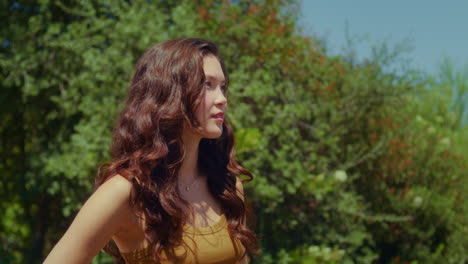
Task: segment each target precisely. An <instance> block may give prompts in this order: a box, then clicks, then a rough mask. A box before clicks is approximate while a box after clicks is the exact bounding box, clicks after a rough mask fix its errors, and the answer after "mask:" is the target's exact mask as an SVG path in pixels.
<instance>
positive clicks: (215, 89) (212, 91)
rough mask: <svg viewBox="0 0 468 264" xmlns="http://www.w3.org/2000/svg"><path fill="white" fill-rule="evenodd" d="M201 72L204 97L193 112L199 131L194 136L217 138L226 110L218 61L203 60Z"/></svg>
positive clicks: (213, 59) (208, 57)
mask: <svg viewBox="0 0 468 264" xmlns="http://www.w3.org/2000/svg"><path fill="white" fill-rule="evenodd" d="M203 71H204V73H205V79H206V80H205V95H204V97H203V99H202V102H201V104H200V105H199V107H198V108H197V109H196V110H195V116H196V118H197V120H198V121H200V127H199V130H200V131H199V132H196V134H198V135H199V136H201V137H202V138H211V139H212V138H218V137H220V136H221V134H222V132H223V122H224V115H225V112H226V109H227V99H226V97H225V94H224V92H225V79H224V73H223V70H222V68H221V64H220V63H219V61H218V59H217V58H216V57H215V56H213V55H207V56H205V57H204V58H203Z"/></svg>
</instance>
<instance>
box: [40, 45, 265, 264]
mask: <svg viewBox="0 0 468 264" xmlns="http://www.w3.org/2000/svg"><path fill="white" fill-rule="evenodd" d="M227 86H228V78H227V73H226V71H225V68H224V65H223V61H222V59H221V58H220V56H219V54H218V50H217V47H216V46H215V45H214V44H213V43H211V42H208V41H205V40H201V39H193V38H188V39H176V40H170V41H166V42H163V43H160V44H158V45H155V46H154V47H152V48H151V49H149V50H148V51H147V52H146V53H145V54H144V55H143V56H142V58H141V59H140V60H139V62H138V64H137V65H136V72H135V75H134V76H133V79H132V82H131V86H130V89H129V91H128V98H127V101H126V105H125V108H124V110H123V111H122V112H121V114H120V116H119V118H118V120H117V123H116V126H115V128H114V131H113V138H112V147H111V156H112V161H111V162H110V163H107V164H103V165H101V168H100V169H103V173H98V175H99V176H98V178H97V181H96V186H97V189H96V191H95V192H94V194H93V195H92V196H91V197H90V198H89V200H88V201H87V202H86V203H85V204H84V206H83V207H82V209H81V210H80V211H79V213H78V215H77V216H76V218H75V219H74V221H73V223H72V224H71V226H70V227H69V229H68V230H67V232H66V233H65V234H64V236H63V237H62V238H61V239H60V241H59V242H58V244H57V245H56V246H55V247H54V249H53V250H52V251H51V253H50V254H49V256H48V257H47V259H46V260H45V263H47V264H49V263H60V264H62V263H68V264H73V263H89V262H90V261H91V260H92V259H93V257H94V256H95V255H96V254H97V253H98V252H99V251H100V250H101V249H102V248H104V249H105V250H106V251H107V252H108V253H110V254H111V255H113V256H114V257H115V259H116V260H117V262H118V263H129V264H136V263H139V264H140V263H201V264H209V263H218V264H221V263H248V254H255V253H257V251H258V248H257V239H256V236H255V234H254V232H253V231H252V230H250V229H249V228H248V227H247V225H246V218H247V214H248V210H247V209H246V206H245V202H244V193H243V186H242V182H244V181H250V180H251V179H252V175H251V174H250V173H249V172H248V171H247V170H245V169H244V168H243V167H241V166H240V165H239V164H238V163H237V162H236V160H235V152H234V146H233V132H232V128H231V126H230V125H229V123H228V121H227V120H226V116H227V99H226V91H227ZM239 175H247V176H248V177H249V179H248V180H242V181H241V180H240V179H239V178H238V176H239Z"/></svg>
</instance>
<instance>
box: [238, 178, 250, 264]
mask: <svg viewBox="0 0 468 264" xmlns="http://www.w3.org/2000/svg"><path fill="white" fill-rule="evenodd" d="M236 189H237V195H239V197H240V198H241V199H242V201H244V202H245V196H244V185H243V184H242V182H241V181H240V179H239V178H237V179H236ZM243 224H245V218H244V222H243ZM242 254H244V253H242ZM249 261H250V259H249V256H248V255H247V254H246V255H245V256H244V257H243V258H242V259H241V261H240V264H248V263H249Z"/></svg>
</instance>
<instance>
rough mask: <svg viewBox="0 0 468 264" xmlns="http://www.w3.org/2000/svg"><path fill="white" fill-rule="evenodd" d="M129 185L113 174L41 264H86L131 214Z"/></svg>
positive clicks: (130, 185) (95, 193)
mask: <svg viewBox="0 0 468 264" xmlns="http://www.w3.org/2000/svg"><path fill="white" fill-rule="evenodd" d="M131 189H132V183H131V182H129V181H128V180H127V179H125V178H124V177H122V176H120V175H117V176H114V177H112V178H110V179H109V180H107V181H106V182H105V183H104V184H102V185H101V186H100V187H99V188H98V189H97V190H96V192H94V194H93V195H91V197H90V198H89V199H88V201H86V203H85V204H84V205H83V207H82V208H81V210H80V211H79V212H78V215H77V216H76V217H75V219H74V220H73V223H72V224H71V225H70V227H69V228H68V230H67V231H66V232H65V234H64V235H63V237H62V238H61V239H60V241H59V242H58V243H57V245H55V247H54V248H53V249H52V251H51V252H50V254H49V256H47V258H46V260H45V261H44V264H55V263H60V264H62V263H68V264H84V263H90V262H91V261H92V259H93V258H94V256H96V255H97V253H98V252H99V251H100V250H101V249H102V248H103V247H104V246H105V244H106V243H107V242H108V241H109V240H110V239H111V237H112V236H113V235H114V234H115V233H116V232H117V231H118V230H119V228H120V227H121V225H122V224H123V222H124V220H125V218H126V217H128V215H129V214H130V213H131V206H130V203H129V199H130V193H131Z"/></svg>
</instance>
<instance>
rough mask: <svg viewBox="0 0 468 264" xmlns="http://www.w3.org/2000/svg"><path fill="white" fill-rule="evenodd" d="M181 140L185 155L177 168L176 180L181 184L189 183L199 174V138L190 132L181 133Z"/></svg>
mask: <svg viewBox="0 0 468 264" xmlns="http://www.w3.org/2000/svg"><path fill="white" fill-rule="evenodd" d="M182 140H183V144H184V149H185V157H184V160H183V161H182V165H181V167H180V170H179V175H178V181H179V184H181V185H189V184H191V183H192V182H193V181H194V180H195V179H196V178H197V177H199V176H200V172H199V171H198V147H199V145H200V141H201V138H200V137H198V136H196V135H193V134H192V135H183V137H182Z"/></svg>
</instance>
